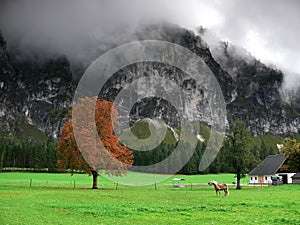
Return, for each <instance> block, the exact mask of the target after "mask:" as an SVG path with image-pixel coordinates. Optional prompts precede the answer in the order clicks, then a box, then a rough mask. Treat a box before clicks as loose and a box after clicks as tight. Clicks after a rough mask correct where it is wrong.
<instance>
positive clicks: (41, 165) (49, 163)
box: [0, 136, 278, 174]
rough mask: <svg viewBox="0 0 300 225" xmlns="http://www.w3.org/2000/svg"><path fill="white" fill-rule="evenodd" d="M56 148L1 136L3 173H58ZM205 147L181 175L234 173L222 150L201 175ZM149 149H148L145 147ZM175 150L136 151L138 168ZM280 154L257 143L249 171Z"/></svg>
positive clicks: (201, 146)
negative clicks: (6, 171)
mask: <svg viewBox="0 0 300 225" xmlns="http://www.w3.org/2000/svg"><path fill="white" fill-rule="evenodd" d="M55 147H56V143H55V142H54V141H53V140H51V139H49V140H48V141H46V142H45V141H43V142H42V141H29V140H26V141H15V140H14V139H12V138H10V137H9V136H2V137H0V172H1V171H5V170H3V168H18V169H19V170H22V168H23V169H25V170H28V171H39V172H42V171H48V172H58V167H57V156H56V152H55ZM205 148H206V144H205V143H201V142H198V144H197V146H196V148H195V151H194V153H193V154H192V157H191V158H190V160H189V161H188V162H187V163H186V164H185V166H184V167H183V168H182V169H181V170H180V171H179V172H178V173H180V174H199V173H230V172H232V171H233V169H232V168H230V167H229V166H228V164H227V163H226V160H225V158H226V149H224V148H222V149H221V150H220V151H219V153H218V155H217V157H216V159H215V160H214V162H213V163H212V164H211V165H210V166H209V167H208V168H207V169H206V170H205V171H201V172H199V171H198V166H199V163H200V161H201V158H202V155H203V153H204V151H205ZM145 149H147V148H146V147H145ZM174 149H175V145H174V144H166V143H165V142H163V143H161V144H160V145H159V146H158V147H156V148H155V149H153V150H150V151H133V152H134V166H146V165H153V164H155V163H158V162H160V161H162V160H164V159H166V158H167V157H169V156H170V155H171V154H172V153H173V151H174ZM187 149H191V146H190V145H189V143H185V144H184V145H183V147H182V149H181V150H180V151H182V152H184V151H186V150H187ZM277 152H278V150H277V149H273V148H267V147H266V145H265V144H264V142H261V143H259V144H253V147H252V153H253V155H254V158H255V159H257V161H255V162H253V164H252V166H251V167H249V170H251V169H253V168H254V167H255V166H256V165H257V163H258V162H259V161H261V160H263V159H264V158H266V157H267V156H268V155H270V154H276V153H277ZM182 154H184V153H182ZM181 160H182V157H181V155H180V154H179V155H178V156H177V159H175V160H173V161H172V162H173V165H172V164H170V165H168V164H166V163H164V164H163V167H164V168H161V169H160V170H159V171H162V172H165V171H170V170H171V171H172V167H173V166H174V164H180V165H182V164H183V162H182V161H181ZM10 170H11V169H10ZM159 171H155V172H159ZM145 172H147V171H145ZM148 172H149V171H148Z"/></svg>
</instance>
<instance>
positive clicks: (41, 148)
mask: <svg viewBox="0 0 300 225" xmlns="http://www.w3.org/2000/svg"><path fill="white" fill-rule="evenodd" d="M3 168H18V169H19V170H21V169H22V168H23V169H24V168H26V169H28V170H29V171H49V172H56V171H57V157H56V153H55V142H54V141H53V140H50V139H49V140H48V141H30V140H26V141H19V140H17V141H16V140H15V139H14V138H11V137H9V136H2V137H0V172H1V171H2V170H3Z"/></svg>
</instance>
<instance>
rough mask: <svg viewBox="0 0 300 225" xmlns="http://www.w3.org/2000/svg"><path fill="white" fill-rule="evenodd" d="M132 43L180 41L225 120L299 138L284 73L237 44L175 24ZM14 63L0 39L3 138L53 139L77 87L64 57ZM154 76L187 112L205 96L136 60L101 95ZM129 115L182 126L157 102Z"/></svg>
mask: <svg viewBox="0 0 300 225" xmlns="http://www.w3.org/2000/svg"><path fill="white" fill-rule="evenodd" d="M133 39H135V40H148V39H152V40H153V39H155V40H164V41H168V42H172V43H176V44H179V45H181V46H183V47H186V48H188V49H189V50H191V51H193V52H194V53H195V54H197V55H199V56H200V57H201V58H202V59H203V60H204V61H205V63H206V64H207V65H208V67H209V68H210V69H211V70H212V72H213V73H214V75H215V76H216V78H217V80H218V82H219V84H220V86H221V88H222V91H223V95H224V98H225V100H226V103H227V115H228V120H229V122H230V121H232V120H234V119H237V118H241V119H243V120H245V121H246V122H247V125H248V128H249V130H250V131H251V132H252V133H253V134H255V135H260V134H273V135H288V134H289V133H292V132H294V133H300V119H299V118H300V116H299V113H300V112H299V108H297V107H295V105H296V106H299V105H300V104H299V100H294V102H293V104H292V105H289V104H287V103H285V102H284V101H283V100H282V98H281V96H280V88H281V86H282V82H283V74H282V72H281V71H278V70H276V69H272V68H269V67H267V66H265V65H264V64H263V63H261V62H259V61H257V60H256V59H254V58H253V57H251V56H247V57H244V56H243V55H241V54H237V50H236V49H235V48H236V47H234V46H232V45H228V44H227V43H220V45H219V46H217V47H216V48H212V49H210V47H209V46H208V45H207V44H206V42H205V41H204V40H203V38H202V37H201V36H199V35H195V34H194V33H193V32H191V31H188V30H185V29H183V28H180V27H178V26H174V25H169V24H162V25H151V26H146V27H142V28H141V29H140V30H138V31H137V32H136V34H135V35H134V38H133ZM96 57H97V56H94V58H96ZM16 58H17V56H16V55H14V53H13V52H11V53H10V56H8V53H7V51H6V47H5V41H4V40H3V38H2V37H1V35H0V94H1V95H0V124H1V128H2V129H1V131H0V132H1V134H3V133H9V132H10V133H18V132H19V133H20V131H21V130H22V126H21V125H20V124H22V125H23V127H24V124H25V125H26V126H31V127H32V128H34V129H37V130H38V131H40V132H42V133H44V134H46V135H47V136H52V137H57V135H58V134H59V130H60V128H61V125H62V123H63V121H64V119H65V118H66V116H65V114H66V112H67V111H68V109H70V107H71V102H72V97H73V93H74V90H75V88H76V81H73V80H72V74H71V70H70V65H69V62H68V60H67V59H66V58H65V57H57V58H55V59H49V60H45V61H38V62H33V61H29V60H25V61H24V60H23V61H20V60H17V59H16ZM83 70H84V69H83ZM153 74H159V75H160V76H162V77H166V78H170V79H172V80H174V81H175V82H176V83H177V84H178V85H179V86H180V87H182V89H183V90H184V91H186V93H188V94H189V97H190V99H189V100H190V101H189V103H188V104H187V105H186V107H191V108H197V107H198V108H199V107H201V104H202V103H203V96H205V91H203V90H202V88H201V87H200V86H199V85H197V84H195V83H194V81H193V79H191V78H190V77H188V76H187V74H184V73H183V72H182V71H180V70H178V69H177V68H174V67H172V66H168V65H162V64H161V63H156V62H141V63H136V64H133V65H129V66H127V67H125V68H123V69H122V70H120V71H118V72H117V73H116V74H114V75H113V76H112V77H111V78H110V79H109V81H108V82H107V84H106V85H105V87H104V88H103V89H102V91H101V95H102V97H104V98H107V99H110V100H113V99H114V98H115V96H116V95H117V94H118V93H119V91H120V90H121V89H122V88H123V87H124V86H125V85H126V84H130V83H131V82H132V81H133V80H134V79H135V78H136V77H143V76H146V77H147V76H152V75H153ZM141 88H143V87H141ZM295 101H296V102H295ZM297 101H298V103H297ZM202 105H203V104H202ZM130 116H131V124H133V123H134V122H135V121H137V120H138V119H142V118H145V117H161V118H164V120H165V121H166V123H167V124H168V125H170V126H172V127H179V126H180V121H178V120H179V119H178V117H177V116H176V111H174V108H172V105H171V104H170V103H168V102H167V101H165V100H164V99H160V98H152V99H145V100H143V101H141V102H138V103H136V104H135V105H134V107H133V109H132V110H131V112H130ZM203 116H205V115H198V114H191V117H192V119H194V120H201V119H203ZM23 130H24V129H23ZM21 133H22V132H21ZM23 133H24V132H23Z"/></svg>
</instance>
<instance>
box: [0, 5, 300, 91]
mask: <svg viewBox="0 0 300 225" xmlns="http://www.w3.org/2000/svg"><path fill="white" fill-rule="evenodd" d="M299 7H300V2H299V1H297V0H285V1H281V0H264V1H259V0H254V1H239V0H228V1H223V0H212V1H206V0H189V1H183V0H142V1H140V0H124V1H118V2H117V1H111V0H110V1H109V0H89V1H84V0H60V1H58V0H48V1H47V0H22V1H18V0H2V1H1V2H0V31H1V32H2V34H3V36H4V38H5V40H6V41H7V46H8V50H9V52H14V55H16V56H17V58H18V59H21V60H22V59H24V58H25V59H31V60H42V59H44V58H52V57H55V56H58V55H65V56H66V57H67V58H68V59H69V60H70V63H71V67H74V65H83V66H84V67H87V66H88V65H89V64H90V63H91V62H92V61H93V59H94V58H95V57H97V56H99V54H100V53H103V52H105V51H107V50H108V49H110V48H111V47H114V46H116V45H118V44H120V43H126V42H130V41H134V40H135V39H136V37H135V35H134V34H135V32H136V30H137V29H138V28H139V27H140V26H141V25H143V24H155V23H160V22H162V21H165V22H169V23H173V24H178V25H180V26H182V27H185V28H187V29H192V30H196V27H198V26H200V25H201V26H203V27H206V28H208V29H209V30H211V31H212V32H214V33H215V34H216V36H218V38H220V39H222V40H225V41H229V42H230V43H232V44H237V45H240V46H241V47H243V48H245V49H246V50H248V51H249V52H251V55H254V56H255V57H256V58H258V59H259V60H261V61H262V62H263V63H266V64H269V65H276V67H278V68H279V69H283V71H284V72H285V75H286V76H285V79H284V80H285V83H284V85H285V88H287V89H288V88H291V89H295V88H298V87H299V85H298V81H299V80H300V75H299V74H300V44H299V36H300V29H299V26H300V25H299V24H300V23H299V21H300V14H299V13H298V9H299ZM295 81H297V82H295Z"/></svg>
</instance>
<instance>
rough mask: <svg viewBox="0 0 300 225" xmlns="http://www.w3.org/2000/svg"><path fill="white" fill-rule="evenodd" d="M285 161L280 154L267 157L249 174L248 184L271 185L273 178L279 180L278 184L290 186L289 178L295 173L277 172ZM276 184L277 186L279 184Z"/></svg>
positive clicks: (284, 157) (290, 180) (290, 179)
mask: <svg viewBox="0 0 300 225" xmlns="http://www.w3.org/2000/svg"><path fill="white" fill-rule="evenodd" d="M286 159H287V157H286V156H284V155H282V154H277V155H269V156H268V157H267V158H266V159H265V160H264V161H262V162H261V163H260V164H259V165H258V166H257V167H256V168H254V169H253V170H252V171H251V172H250V173H249V177H250V181H249V184H250V185H251V184H253V185H255V184H260V185H261V184H273V183H274V177H277V178H280V179H281V181H280V183H283V184H291V183H292V178H291V177H292V176H293V175H294V174H295V173H289V172H279V169H280V167H281V166H282V165H283V164H284V162H285V161H286ZM276 183H277V184H279V182H276Z"/></svg>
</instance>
